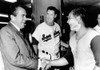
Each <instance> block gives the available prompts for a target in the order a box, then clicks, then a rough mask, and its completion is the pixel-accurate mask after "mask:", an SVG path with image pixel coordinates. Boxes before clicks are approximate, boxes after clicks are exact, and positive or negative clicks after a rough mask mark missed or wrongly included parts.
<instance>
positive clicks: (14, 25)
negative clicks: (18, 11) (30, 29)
mask: <svg viewBox="0 0 100 70" xmlns="http://www.w3.org/2000/svg"><path fill="white" fill-rule="evenodd" d="M10 23H11V24H12V25H13V26H14V27H15V28H16V29H17V30H18V31H20V28H19V27H18V26H16V25H15V24H14V23H13V22H10Z"/></svg>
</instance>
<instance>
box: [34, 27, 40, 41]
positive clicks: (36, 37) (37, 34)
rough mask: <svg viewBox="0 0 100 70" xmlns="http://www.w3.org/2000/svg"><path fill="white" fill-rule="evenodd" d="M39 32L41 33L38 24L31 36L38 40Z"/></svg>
mask: <svg viewBox="0 0 100 70" xmlns="http://www.w3.org/2000/svg"><path fill="white" fill-rule="evenodd" d="M40 34H41V27H40V26H39V25H38V26H37V27H36V29H35V31H34V32H33V34H32V37H34V38H35V39H36V40H37V41H39V39H40Z"/></svg>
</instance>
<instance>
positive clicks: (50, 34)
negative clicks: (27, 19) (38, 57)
mask: <svg viewBox="0 0 100 70" xmlns="http://www.w3.org/2000/svg"><path fill="white" fill-rule="evenodd" d="M32 36H33V37H34V38H35V39H36V40H38V42H39V44H38V49H39V50H44V51H46V52H48V53H49V54H50V55H51V56H52V54H55V53H57V52H58V51H59V41H60V38H59V37H60V36H61V30H60V26H59V25H58V24H57V23H55V24H54V26H49V25H47V24H46V22H43V23H41V24H40V25H38V26H37V28H36V29H35V31H34V33H33V34H32Z"/></svg>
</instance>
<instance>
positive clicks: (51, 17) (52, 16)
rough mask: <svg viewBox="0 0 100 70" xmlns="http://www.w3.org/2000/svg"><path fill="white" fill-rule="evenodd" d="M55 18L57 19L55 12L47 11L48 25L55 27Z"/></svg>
mask: <svg viewBox="0 0 100 70" xmlns="http://www.w3.org/2000/svg"><path fill="white" fill-rule="evenodd" d="M55 18H56V14H55V12H54V10H47V13H46V23H47V24H48V25H50V26H52V25H54V19H55Z"/></svg>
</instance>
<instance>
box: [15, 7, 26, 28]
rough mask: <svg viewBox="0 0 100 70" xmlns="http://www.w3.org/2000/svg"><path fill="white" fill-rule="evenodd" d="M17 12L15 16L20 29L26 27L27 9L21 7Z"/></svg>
mask: <svg viewBox="0 0 100 70" xmlns="http://www.w3.org/2000/svg"><path fill="white" fill-rule="evenodd" d="M16 14H17V15H16V16H15V20H16V24H17V26H18V27H19V28H20V29H22V28H24V26H25V22H26V11H25V9H23V8H21V7H19V8H18V9H17V13H16Z"/></svg>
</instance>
